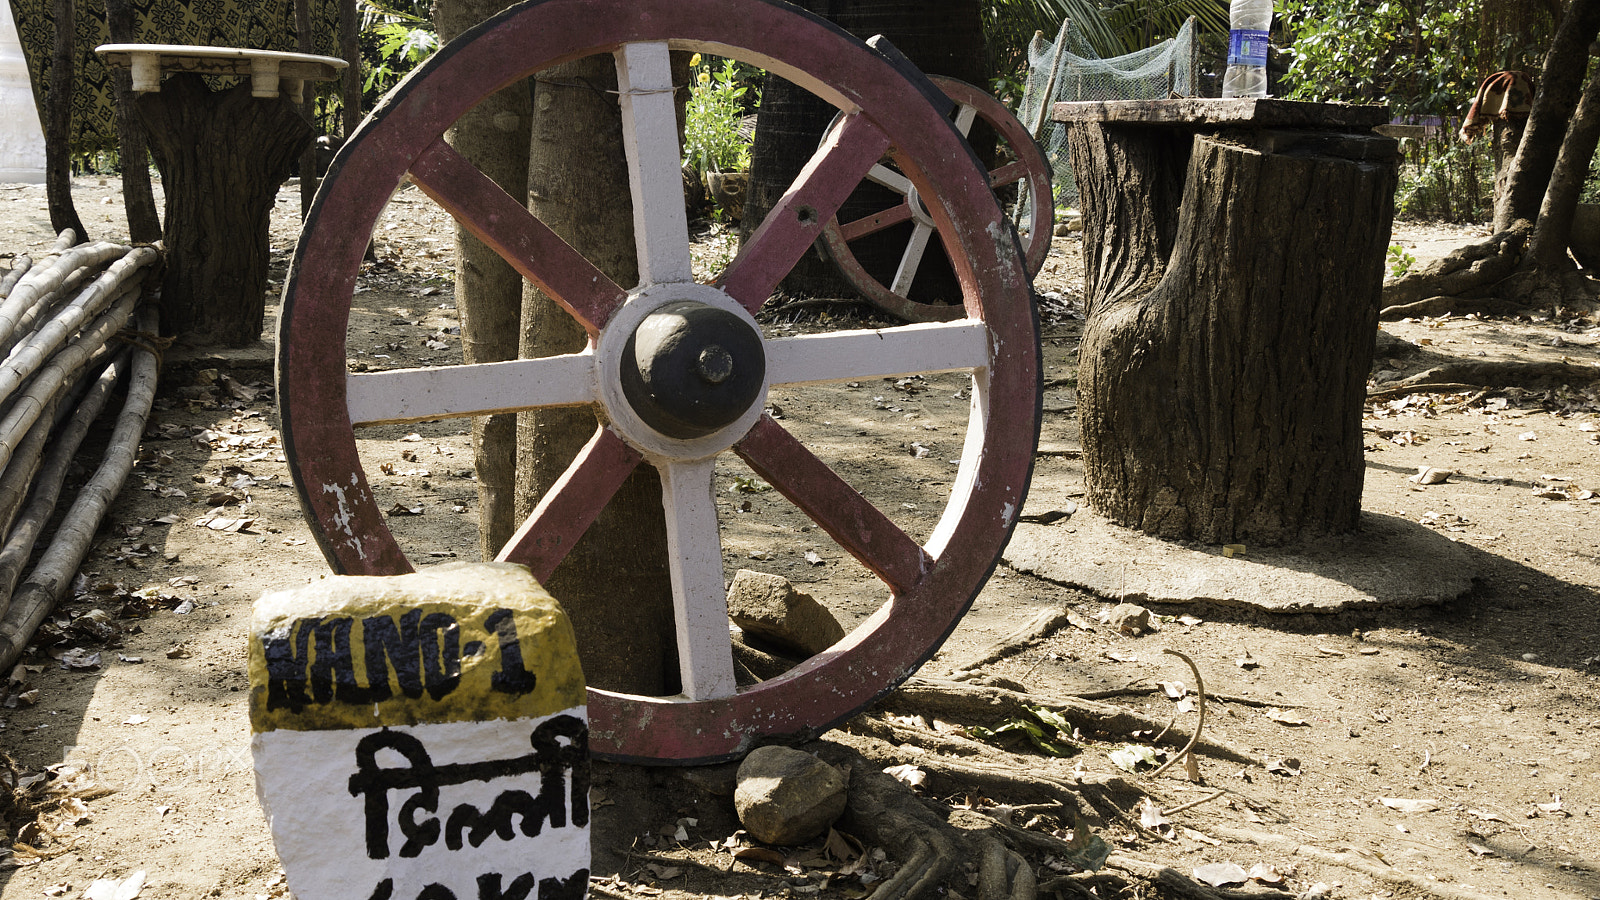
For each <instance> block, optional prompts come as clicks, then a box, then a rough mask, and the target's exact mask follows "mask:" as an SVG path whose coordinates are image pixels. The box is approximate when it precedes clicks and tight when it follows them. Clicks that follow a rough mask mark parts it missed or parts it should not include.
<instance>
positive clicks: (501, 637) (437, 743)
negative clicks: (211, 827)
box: [250, 563, 589, 900]
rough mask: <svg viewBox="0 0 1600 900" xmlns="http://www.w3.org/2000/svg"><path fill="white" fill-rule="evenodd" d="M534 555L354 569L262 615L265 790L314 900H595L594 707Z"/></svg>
mask: <svg viewBox="0 0 1600 900" xmlns="http://www.w3.org/2000/svg"><path fill="white" fill-rule="evenodd" d="M584 703H585V691H584V680H583V672H582V670H581V669H580V668H579V664H578V655H577V648H576V645H575V643H574V640H573V634H572V625H571V623H570V622H569V621H568V620H567V617H566V614H565V613H564V612H562V610H561V608H560V606H559V605H557V603H556V602H555V600H554V599H552V598H551V597H550V595H549V594H548V593H546V592H545V591H544V589H543V588H541V587H540V586H539V584H538V582H537V581H535V580H534V579H533V577H532V576H531V575H530V574H529V573H528V570H527V569H525V568H523V567H522V566H518V565H512V564H509V563H473V564H456V565H445V566H438V567H434V568H430V569H428V570H426V571H424V572H417V573H413V574H409V575H398V576H393V577H345V576H334V577H329V578H327V579H325V580H322V581H319V582H317V583H315V584H311V585H307V586H306V587H302V588H296V589H293V590H287V591H281V592H277V593H273V594H268V595H267V596H265V597H262V598H261V599H260V600H258V601H257V602H256V604H255V614H254V617H253V620H252V622H251V627H250V724H251V730H252V731H253V732H254V736H253V738H252V741H251V750H252V753H253V755H254V757H255V769H256V793H257V795H258V796H259V798H260V800H261V806H262V808H263V810H264V811H265V812H266V814H267V819H268V822H269V823H270V825H271V828H272V839H273V843H274V844H275V845H276V846H277V850H278V856H279V858H280V859H282V861H283V867H284V871H285V872H286V873H287V875H288V881H289V889H290V890H291V891H292V892H293V893H294V895H295V896H296V897H297V898H299V900H323V898H328V900H334V898H337V900H362V898H371V900H580V898H582V897H583V896H584V895H585V894H586V892H587V890H588V882H589V752H588V714H587V709H586V707H585V705H584Z"/></svg>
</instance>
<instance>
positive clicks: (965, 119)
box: [956, 103, 978, 137]
mask: <svg viewBox="0 0 1600 900" xmlns="http://www.w3.org/2000/svg"><path fill="white" fill-rule="evenodd" d="M977 118H978V108H977V107H976V106H973V105H971V104H969V103H963V104H960V105H959V106H957V107H956V130H957V131H959V132H961V136H962V137H966V136H967V133H968V132H970V131H972V123H973V120H975V119H977Z"/></svg>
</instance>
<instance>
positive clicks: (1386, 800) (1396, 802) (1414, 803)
mask: <svg viewBox="0 0 1600 900" xmlns="http://www.w3.org/2000/svg"><path fill="white" fill-rule="evenodd" d="M1378 802H1379V803H1382V804H1383V805H1384V806H1387V807H1389V808H1390V809H1392V810H1395V811H1397V812H1405V813H1415V812H1433V811H1434V810H1436V809H1438V808H1439V801H1437V800H1428V799H1419V800H1410V799H1406V798H1403V797H1379V798H1378Z"/></svg>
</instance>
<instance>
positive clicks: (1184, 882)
mask: <svg viewBox="0 0 1600 900" xmlns="http://www.w3.org/2000/svg"><path fill="white" fill-rule="evenodd" d="M1106 865H1107V866H1108V867H1110V868H1113V869H1117V870H1119V871H1123V872H1127V873H1129V874H1131V875H1137V876H1139V877H1141V878H1146V879H1149V880H1150V881H1153V882H1155V883H1156V884H1159V885H1161V886H1162V887H1164V888H1166V889H1167V890H1168V891H1171V892H1172V893H1173V894H1176V895H1177V896H1179V897H1190V898H1193V900H1246V898H1250V900H1270V898H1273V897H1292V896H1294V895H1293V894H1289V893H1286V892H1284V891H1272V890H1269V891H1262V890H1250V891H1230V890H1225V889H1223V888H1214V887H1210V886H1208V885H1204V884H1201V883H1200V882H1198V881H1195V880H1194V879H1192V878H1190V877H1188V876H1187V875H1184V874H1183V873H1182V872H1179V871H1178V870H1177V869H1174V868H1172V867H1170V866H1163V865H1160V864H1158V863H1153V862H1146V861H1145V860H1142V859H1136V858H1134V857H1132V856H1123V855H1121V854H1118V853H1113V854H1111V857H1110V858H1109V859H1107V860H1106Z"/></svg>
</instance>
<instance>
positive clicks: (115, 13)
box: [106, 0, 161, 244]
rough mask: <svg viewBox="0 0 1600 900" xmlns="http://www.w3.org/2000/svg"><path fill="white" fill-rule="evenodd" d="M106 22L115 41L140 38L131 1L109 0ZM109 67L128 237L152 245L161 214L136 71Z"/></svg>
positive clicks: (107, 1) (157, 234)
mask: <svg viewBox="0 0 1600 900" xmlns="http://www.w3.org/2000/svg"><path fill="white" fill-rule="evenodd" d="M106 25H107V27H108V28H109V29H110V31H111V40H112V41H114V42H116V43H119V44H127V43H133V42H134V41H136V40H138V36H137V35H136V34H135V33H134V20H133V7H132V6H130V5H129V2H128V0H106ZM110 68H111V82H112V84H113V85H115V89H116V92H117V143H118V150H119V152H120V154H121V156H122V206H123V209H124V211H125V213H126V215H127V217H128V237H129V238H130V239H132V240H133V242H134V243H136V244H153V243H155V242H156V241H159V240H161V216H160V214H158V213H157V212H156V197H155V193H154V192H153V191H152V190H151V188H150V146H149V141H148V138H146V137H145V133H144V123H143V122H141V121H139V114H138V113H137V112H135V111H134V108H133V102H134V94H133V73H132V72H130V71H129V70H127V69H125V68H123V67H121V66H111V67H110Z"/></svg>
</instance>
